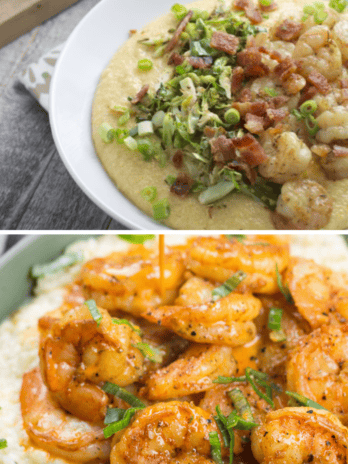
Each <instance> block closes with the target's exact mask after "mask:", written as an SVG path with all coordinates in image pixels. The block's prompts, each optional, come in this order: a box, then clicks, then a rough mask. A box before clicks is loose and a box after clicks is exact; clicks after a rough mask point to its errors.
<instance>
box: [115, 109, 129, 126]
mask: <svg viewBox="0 0 348 464" xmlns="http://www.w3.org/2000/svg"><path fill="white" fill-rule="evenodd" d="M129 120H130V111H129V109H127V111H125V112H124V114H123V115H122V116H120V117H119V118H118V121H117V123H118V125H119V126H124V125H125V124H126V123H127V122H128V121H129Z"/></svg>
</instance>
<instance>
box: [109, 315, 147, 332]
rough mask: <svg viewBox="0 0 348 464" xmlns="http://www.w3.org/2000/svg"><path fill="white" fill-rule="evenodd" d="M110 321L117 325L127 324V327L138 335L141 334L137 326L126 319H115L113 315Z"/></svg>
mask: <svg viewBox="0 0 348 464" xmlns="http://www.w3.org/2000/svg"><path fill="white" fill-rule="evenodd" d="M112 322H113V323H114V324H117V325H128V327H130V328H131V329H132V330H133V331H134V332H136V333H137V334H138V335H140V336H141V334H142V333H141V330H140V329H139V328H138V327H135V325H133V324H132V323H131V322H130V321H129V320H128V319H117V318H115V317H114V318H113V319H112Z"/></svg>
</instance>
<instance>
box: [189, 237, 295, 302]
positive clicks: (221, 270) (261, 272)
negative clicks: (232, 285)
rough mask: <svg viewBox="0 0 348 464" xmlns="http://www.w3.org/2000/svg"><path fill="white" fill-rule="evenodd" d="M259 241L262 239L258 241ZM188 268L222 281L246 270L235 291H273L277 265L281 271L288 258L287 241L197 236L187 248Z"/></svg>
mask: <svg viewBox="0 0 348 464" xmlns="http://www.w3.org/2000/svg"><path fill="white" fill-rule="evenodd" d="M260 242H261V243H260ZM188 255H189V258H188V268H189V269H190V270H191V271H192V272H193V273H194V274H196V275H198V276H200V277H203V278H206V279H209V280H211V281H213V282H214V281H215V282H225V281H226V280H227V279H228V278H229V277H231V275H233V274H234V273H235V272H236V271H239V270H242V271H244V272H245V273H246V274H247V277H246V279H245V280H244V281H243V282H242V283H241V284H240V285H239V286H238V287H237V291H238V292H243V291H251V292H257V293H266V294H272V293H276V292H277V291H278V285H277V279H276V265H277V266H278V269H279V271H280V272H282V270H284V269H285V267H286V265H287V263H288V260H289V247H288V245H286V244H281V243H279V244H276V243H270V242H268V241H267V239H260V238H255V239H251V240H248V239H242V240H241V241H238V240H237V239H233V238H231V239H228V238H227V237H223V236H221V237H219V238H215V237H198V238H197V239H196V240H194V241H193V243H192V246H191V247H190V249H189V251H188Z"/></svg>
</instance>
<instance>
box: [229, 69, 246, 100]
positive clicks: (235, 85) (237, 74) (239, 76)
mask: <svg viewBox="0 0 348 464" xmlns="http://www.w3.org/2000/svg"><path fill="white" fill-rule="evenodd" d="M243 80H244V71H243V68H241V67H240V66H237V67H236V68H234V69H233V74H232V80H231V93H232V95H233V94H235V93H237V92H238V91H239V90H240V88H241V87H242V84H243Z"/></svg>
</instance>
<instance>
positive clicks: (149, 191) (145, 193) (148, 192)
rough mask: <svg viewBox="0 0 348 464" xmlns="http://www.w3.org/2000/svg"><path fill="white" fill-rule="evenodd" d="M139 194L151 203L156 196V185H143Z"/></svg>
mask: <svg viewBox="0 0 348 464" xmlns="http://www.w3.org/2000/svg"><path fill="white" fill-rule="evenodd" d="M141 196H142V197H143V198H144V200H146V201H148V202H150V203H151V202H152V201H154V200H156V197H157V189H156V187H145V188H144V189H143V190H142V191H141Z"/></svg>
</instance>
